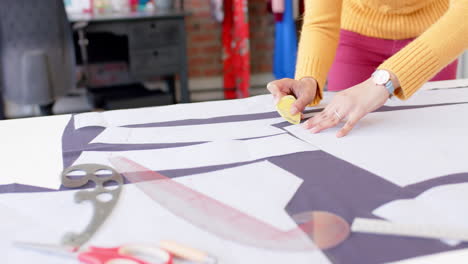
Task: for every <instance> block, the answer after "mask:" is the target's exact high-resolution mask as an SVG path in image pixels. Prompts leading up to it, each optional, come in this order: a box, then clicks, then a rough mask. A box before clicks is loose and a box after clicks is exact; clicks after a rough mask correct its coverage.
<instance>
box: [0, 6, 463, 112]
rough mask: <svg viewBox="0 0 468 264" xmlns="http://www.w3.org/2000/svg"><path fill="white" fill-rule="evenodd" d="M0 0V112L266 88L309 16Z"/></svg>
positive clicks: (287, 10)
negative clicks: (304, 17)
mask: <svg viewBox="0 0 468 264" xmlns="http://www.w3.org/2000/svg"><path fill="white" fill-rule="evenodd" d="M0 3H1V5H2V6H1V7H0V13H1V14H0V15H1V16H0V24H1V27H0V56H1V58H0V59H1V67H0V69H1V71H0V80H1V83H0V86H1V92H2V98H3V100H2V101H1V104H0V118H18V117H28V116H39V115H50V114H62V113H77V112H85V111H100V110H112V109H121V108H133V107H146V106H158V105H167V104H173V103H189V102H200V101H208V100H220V99H234V98H243V97H248V96H252V95H257V94H262V93H266V89H265V86H266V84H267V83H268V82H269V81H271V80H274V79H276V78H284V77H289V78H293V77H294V64H295V55H296V51H297V50H296V47H297V39H298V32H299V30H298V29H300V26H301V16H302V14H303V1H302V0H285V1H284V6H282V7H280V8H279V9H278V7H275V6H273V7H272V6H271V3H270V1H267V0H41V1H31V0H0ZM467 62H468V57H467V56H466V55H465V56H464V58H462V59H461V60H460V67H459V77H460V78H466V77H468V63H467Z"/></svg>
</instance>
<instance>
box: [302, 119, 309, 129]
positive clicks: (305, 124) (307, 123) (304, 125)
mask: <svg viewBox="0 0 468 264" xmlns="http://www.w3.org/2000/svg"><path fill="white" fill-rule="evenodd" d="M302 127H303V128H305V129H309V122H307V121H306V122H304V123H302Z"/></svg>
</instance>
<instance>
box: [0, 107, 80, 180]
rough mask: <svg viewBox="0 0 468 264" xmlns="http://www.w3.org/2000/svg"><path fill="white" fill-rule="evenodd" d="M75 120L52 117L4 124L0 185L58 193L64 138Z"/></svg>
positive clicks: (0, 137)
mask: <svg viewBox="0 0 468 264" xmlns="http://www.w3.org/2000/svg"><path fill="white" fill-rule="evenodd" d="M70 118H71V116H70V115H61V116H48V117H40V118H27V119H15V120H5V121H2V122H0V147H1V149H2V151H0V160H1V161H2V165H1V168H2V175H1V176H0V184H2V185H3V184H12V183H19V184H27V185H32V186H38V187H44V188H51V189H58V188H59V187H60V177H59V176H60V173H61V172H62V169H63V164H62V134H63V131H64V129H65V127H66V125H67V124H68V122H69V120H70Z"/></svg>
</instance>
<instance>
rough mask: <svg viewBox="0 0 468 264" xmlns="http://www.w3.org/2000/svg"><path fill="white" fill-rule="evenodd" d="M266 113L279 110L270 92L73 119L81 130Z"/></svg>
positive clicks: (80, 116) (79, 115)
mask: <svg viewBox="0 0 468 264" xmlns="http://www.w3.org/2000/svg"><path fill="white" fill-rule="evenodd" d="M333 94H334V93H329V92H325V93H324V98H323V100H322V102H321V103H320V105H318V106H316V107H314V108H323V107H325V105H326V104H328V102H329V101H330V100H331V98H332V96H333ZM308 109H312V108H308ZM267 112H276V109H275V103H274V101H273V97H272V96H271V95H269V94H268V95H259V96H254V97H249V98H245V99H238V100H229V101H213V102H203V103H190V104H176V105H168V106H161V107H146V108H137V109H127V110H115V111H106V112H102V113H97V112H92V113H83V114H78V115H75V117H74V120H75V128H76V129H80V128H82V127H89V126H99V127H116V126H128V125H138V124H149V123H156V122H166V121H174V120H184V119H206V118H213V117H221V116H232V115H249V114H259V113H267ZM278 116H279V115H278Z"/></svg>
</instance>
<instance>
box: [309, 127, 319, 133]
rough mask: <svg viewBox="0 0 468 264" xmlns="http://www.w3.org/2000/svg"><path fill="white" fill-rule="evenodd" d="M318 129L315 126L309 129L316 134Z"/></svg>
mask: <svg viewBox="0 0 468 264" xmlns="http://www.w3.org/2000/svg"><path fill="white" fill-rule="evenodd" d="M317 130H318V129H317V127H313V128H312V129H310V130H309V131H310V133H312V134H315V133H317Z"/></svg>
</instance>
